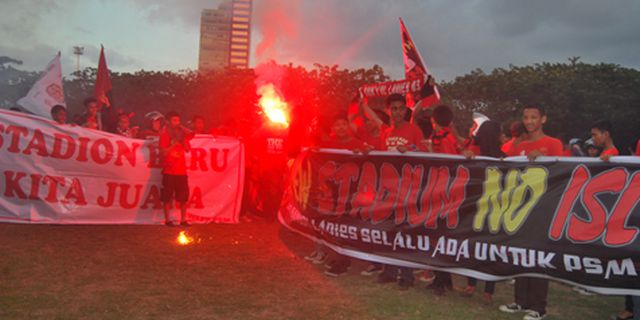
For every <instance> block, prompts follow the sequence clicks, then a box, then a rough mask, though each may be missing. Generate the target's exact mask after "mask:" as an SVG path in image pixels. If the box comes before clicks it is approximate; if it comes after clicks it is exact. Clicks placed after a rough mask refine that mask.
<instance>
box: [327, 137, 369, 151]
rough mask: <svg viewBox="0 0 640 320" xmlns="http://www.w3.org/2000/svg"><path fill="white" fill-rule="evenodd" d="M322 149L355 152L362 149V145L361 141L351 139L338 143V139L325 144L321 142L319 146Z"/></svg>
mask: <svg viewBox="0 0 640 320" xmlns="http://www.w3.org/2000/svg"><path fill="white" fill-rule="evenodd" d="M321 146H322V147H323V148H331V149H347V150H355V149H363V147H364V143H363V142H362V140H360V139H357V138H354V137H351V139H349V140H348V141H340V140H338V139H335V138H333V139H331V140H329V141H327V142H323V143H322V144H321Z"/></svg>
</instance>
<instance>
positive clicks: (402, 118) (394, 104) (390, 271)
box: [362, 94, 424, 290]
mask: <svg viewBox="0 0 640 320" xmlns="http://www.w3.org/2000/svg"><path fill="white" fill-rule="evenodd" d="M362 107H363V109H364V111H365V113H366V115H367V116H368V117H369V118H370V119H372V120H373V121H375V122H376V123H377V124H378V126H380V127H381V128H382V129H383V131H382V136H381V137H382V143H381V144H382V148H383V149H382V150H388V151H392V150H398V151H400V152H401V153H405V152H407V151H416V150H418V146H420V145H421V142H422V140H424V136H423V135H422V131H421V130H420V128H418V126H416V125H414V124H413V123H410V122H408V121H407V119H406V116H407V111H408V108H407V100H406V99H405V97H404V96H403V95H400V94H392V95H390V96H389V97H387V101H386V108H387V110H388V112H389V118H391V127H387V128H385V127H386V126H383V124H384V123H383V122H382V120H380V118H379V117H378V116H377V115H376V113H375V112H374V111H373V110H371V108H369V106H368V105H367V104H366V103H363V105H362ZM398 273H399V274H400V277H399V279H398ZM396 280H397V282H398V287H399V289H400V290H407V289H409V288H410V287H412V286H413V282H414V277H413V271H412V270H411V269H410V268H405V267H397V266H392V265H385V266H384V270H383V272H382V273H381V274H380V275H378V279H377V281H378V283H389V282H396Z"/></svg>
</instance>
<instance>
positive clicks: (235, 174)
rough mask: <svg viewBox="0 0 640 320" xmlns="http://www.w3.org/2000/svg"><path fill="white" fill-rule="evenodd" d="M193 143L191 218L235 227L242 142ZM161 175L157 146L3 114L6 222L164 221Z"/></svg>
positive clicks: (200, 139) (2, 207)
mask: <svg viewBox="0 0 640 320" xmlns="http://www.w3.org/2000/svg"><path fill="white" fill-rule="evenodd" d="M190 144H191V151H190V152H189V153H187V168H188V176H189V187H190V196H189V201H188V203H187V207H188V209H187V213H188V219H189V220H190V221H192V222H194V223H208V222H225V223H237V222H238V217H239V213H240V206H241V203H240V202H241V199H242V188H243V181H244V147H243V145H242V143H240V142H239V141H238V140H237V139H234V138H225V137H216V138H215V139H214V138H213V137H212V136H210V135H196V137H195V138H194V139H192V140H191V142H190ZM161 170H162V159H161V154H160V149H159V147H158V143H157V141H153V140H138V139H130V138H126V137H122V136H118V135H114V134H110V133H106V132H102V131H97V130H91V129H86V128H82V127H79V126H73V125H59V124H56V123H54V122H52V121H48V120H45V119H42V118H38V117H35V116H30V115H26V114H22V113H16V112H11V111H4V110H0V181H1V182H0V222H18V223H52V224H159V223H163V222H164V214H163V211H162V208H163V204H162V202H161V200H160V190H161V180H162V179H161V177H162V176H161ZM173 211H174V213H175V214H176V215H177V212H176V211H177V210H173ZM175 218H177V217H175Z"/></svg>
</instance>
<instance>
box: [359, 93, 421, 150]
mask: <svg viewBox="0 0 640 320" xmlns="http://www.w3.org/2000/svg"><path fill="white" fill-rule="evenodd" d="M386 108H387V110H388V112H389V117H390V118H391V127H387V126H386V125H384V123H383V122H382V120H381V119H380V118H379V117H378V115H376V113H375V112H374V111H373V110H371V108H369V106H368V105H367V104H366V103H365V104H363V109H364V111H365V113H366V115H367V116H368V117H369V119H372V120H373V121H374V122H375V123H376V124H377V125H378V126H379V127H380V128H381V129H382V135H381V138H382V142H381V144H382V150H388V151H392V150H398V151H400V152H401V153H404V152H407V151H416V150H418V146H420V145H421V141H422V140H423V139H424V136H423V135H422V131H421V130H420V128H418V126H416V125H414V124H412V123H410V122H408V121H407V120H406V115H407V110H408V108H407V100H406V99H405V98H404V96H403V95H400V94H392V95H390V96H389V97H388V98H387V103H386Z"/></svg>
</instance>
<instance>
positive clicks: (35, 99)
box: [18, 53, 66, 119]
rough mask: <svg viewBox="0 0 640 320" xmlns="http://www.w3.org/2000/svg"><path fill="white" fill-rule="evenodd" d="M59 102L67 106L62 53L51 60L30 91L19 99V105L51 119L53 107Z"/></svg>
mask: <svg viewBox="0 0 640 320" xmlns="http://www.w3.org/2000/svg"><path fill="white" fill-rule="evenodd" d="M57 104H59V105H62V106H66V105H65V103H64V91H63V89H62V68H61V66H60V53H58V54H57V55H56V56H55V57H54V58H53V60H51V62H49V64H48V65H47V68H46V69H45V70H44V73H43V74H42V76H40V79H38V81H36V83H35V84H34V85H33V87H31V90H29V93H27V95H26V96H24V97H23V98H21V99H20V100H18V105H20V106H21V107H23V108H24V109H25V110H27V111H29V112H31V113H33V114H36V115H39V116H41V117H45V118H47V119H51V107H53V106H55V105H57Z"/></svg>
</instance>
